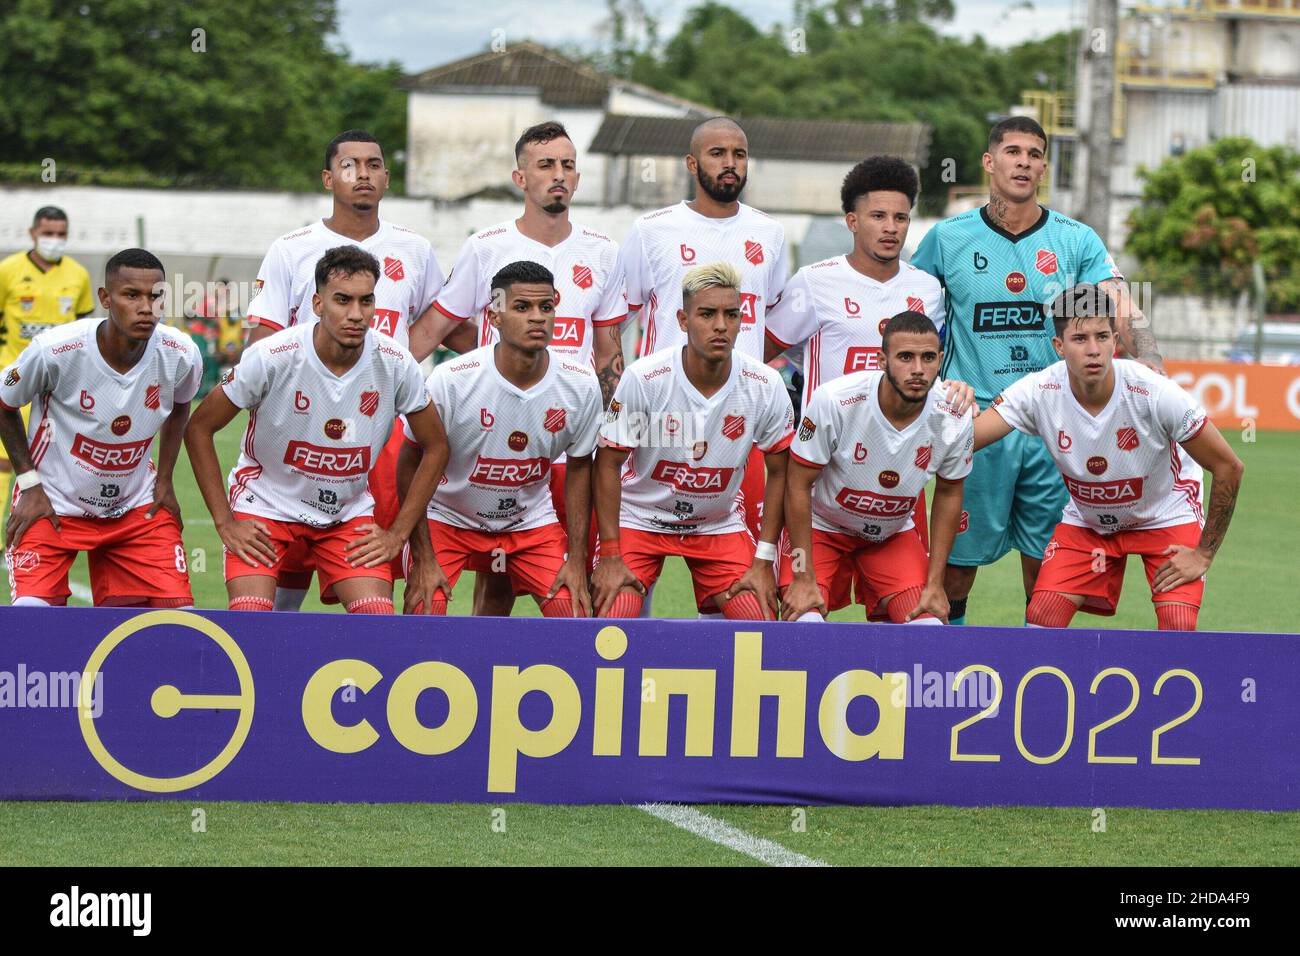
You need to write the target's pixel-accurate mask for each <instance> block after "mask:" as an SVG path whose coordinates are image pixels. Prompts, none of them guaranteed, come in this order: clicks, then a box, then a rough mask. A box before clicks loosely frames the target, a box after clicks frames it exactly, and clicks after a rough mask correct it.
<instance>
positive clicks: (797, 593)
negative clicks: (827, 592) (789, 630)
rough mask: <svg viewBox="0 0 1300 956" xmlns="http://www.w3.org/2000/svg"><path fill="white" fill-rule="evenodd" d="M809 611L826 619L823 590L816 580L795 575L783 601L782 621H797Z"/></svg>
mask: <svg viewBox="0 0 1300 956" xmlns="http://www.w3.org/2000/svg"><path fill="white" fill-rule="evenodd" d="M809 611H817V612H818V613H819V614H821V616H822V617H825V616H826V613H827V612H826V599H825V598H823V597H822V590H821V588H819V587H818V586H817V581H816V580H815V579H812V578H808V577H804V576H803V575H795V578H794V580H793V581H791V582H790V586H789V587H787V588H786V589H785V596H784V597H783V599H782V601H781V619H782V620H785V621H797V620H799V618H801V617H803V616H804V615H805V614H807V613H808V612H809Z"/></svg>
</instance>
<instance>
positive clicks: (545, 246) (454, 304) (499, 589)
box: [434, 122, 627, 616]
mask: <svg viewBox="0 0 1300 956" xmlns="http://www.w3.org/2000/svg"><path fill="white" fill-rule="evenodd" d="M515 161H516V166H517V168H516V169H515V170H514V171H513V172H512V173H511V177H512V178H513V180H514V183H515V185H516V186H518V187H519V188H520V189H521V190H522V191H523V194H524V208H523V214H522V215H521V216H519V217H518V218H517V219H509V220H506V221H505V222H501V223H497V224H496V225H495V226H491V227H490V228H487V229H484V230H482V231H481V232H479V233H477V234H475V235H473V236H470V237H469V239H467V240H465V244H464V246H463V247H462V248H461V251H460V255H459V256H458V257H457V259H456V265H455V266H454V267H453V268H452V270H451V275H450V276H449V277H448V278H447V284H446V285H444V286H443V287H442V290H441V291H440V292H439V293H438V296H437V298H436V299H435V301H434V307H435V308H437V309H438V310H439V311H440V312H442V313H443V314H444V315H446V316H448V317H450V318H452V319H455V320H460V319H462V318H464V317H467V316H482V322H481V325H480V328H481V330H482V333H481V342H482V344H484V345H490V344H491V343H492V342H494V341H496V340H497V338H498V335H497V333H496V330H495V326H493V324H492V323H491V322H490V321H488V315H489V314H490V313H491V312H492V311H493V310H497V311H499V310H500V304H499V303H493V302H492V288H493V286H492V279H493V276H495V275H496V274H497V273H498V272H499V271H500V270H501V269H502V268H504V267H505V266H507V265H509V264H510V263H512V262H519V261H527V262H537V263H539V264H541V265H544V266H546V267H547V269H549V270H550V272H551V274H552V276H553V277H554V282H555V293H556V301H555V312H554V320H555V335H554V337H553V338H552V340H551V345H550V350H551V354H553V355H555V356H556V357H558V358H561V359H563V360H565V361H568V362H573V363H575V364H578V365H582V366H587V367H594V368H595V370H596V374H597V376H598V377H599V380H600V382H601V387H602V389H603V390H604V399H605V403H606V404H608V402H609V399H610V398H611V397H612V396H613V394H614V387H615V386H616V385H617V384H618V379H619V376H620V375H622V374H623V343H622V337H621V330H622V323H623V320H624V319H625V318H626V317H627V299H626V297H625V296H624V295H623V276H622V273H621V272H619V270H618V244H617V243H615V242H614V241H613V240H612V239H610V238H609V237H608V236H604V235H602V234H601V233H599V232H596V231H594V230H592V229H588V228H586V227H585V226H582V225H580V224H579V223H576V222H572V221H570V219H569V204H570V203H571V202H572V201H573V196H574V194H575V193H576V192H577V189H578V180H579V174H578V159H577V150H576V149H575V148H574V145H573V141H572V140H570V139H569V134H568V133H567V132H566V131H565V129H564V127H563V126H561V125H560V124H559V123H555V122H548V123H541V124H539V125H537V126H532V127H529V128H528V129H526V130H524V131H523V133H522V134H521V135H520V137H519V139H518V141H517V142H516V143H515ZM565 473H566V465H565V461H564V458H563V456H561V457H560V459H559V460H558V461H556V462H555V463H554V465H553V466H552V467H551V496H552V498H553V501H554V504H555V511H556V514H557V515H558V516H559V520H560V524H561V526H564V525H565V523H566V519H565V505H564V502H565V491H564V478H565ZM593 531H594V529H593ZM592 544H594V541H593V542H592ZM474 588H475V593H474V613H475V614H488V615H498V616H507V615H509V614H510V611H511V609H512V608H513V606H514V600H515V595H514V594H513V593H512V591H511V588H510V580H509V578H508V577H507V576H506V575H505V574H497V573H492V572H480V573H479V574H477V575H476V576H475V581H474Z"/></svg>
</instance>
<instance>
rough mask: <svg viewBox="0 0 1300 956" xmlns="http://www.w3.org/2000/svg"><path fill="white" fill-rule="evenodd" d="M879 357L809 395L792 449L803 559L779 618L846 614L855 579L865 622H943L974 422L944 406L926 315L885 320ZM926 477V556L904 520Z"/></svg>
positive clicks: (789, 521)
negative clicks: (873, 366)
mask: <svg viewBox="0 0 1300 956" xmlns="http://www.w3.org/2000/svg"><path fill="white" fill-rule="evenodd" d="M882 355H883V360H882V365H883V367H882V368H881V369H880V370H878V371H863V372H853V373H850V374H849V375H844V376H842V377H840V378H837V379H835V380H834V381H831V382H827V383H826V384H824V385H822V386H821V387H820V388H818V389H817V390H816V391H815V392H813V395H812V400H811V401H809V402H808V403H807V405H806V406H805V408H804V411H803V417H802V419H801V420H800V423H799V433H798V437H797V438H796V439H795V441H794V444H793V445H791V446H790V459H791V460H790V470H789V474H788V476H787V480H786V498H785V520H786V527H787V530H788V532H789V535H790V540H791V542H792V544H793V545H794V547H796V548H801V549H803V551H802V553H804V554H811V555H812V561H811V562H805V563H804V564H803V565H802V566H801V567H800V568H798V569H797V570H794V571H785V572H784V574H783V580H782V583H783V584H786V585H788V587H787V588H786V591H785V596H784V599H783V608H782V616H783V617H784V618H785V619H786V620H798V619H800V618H801V617H804V616H805V615H809V614H811V613H813V612H820V613H821V614H825V613H826V611H827V610H828V609H830V610H835V609H836V608H839V607H842V606H844V605H845V604H846V603H848V602H847V599H846V597H845V595H846V593H847V590H848V583H849V579H850V578H851V577H853V576H854V575H855V574H856V575H859V576H860V578H861V580H862V581H864V582H865V584H866V591H865V594H863V593H862V592H860V594H859V597H860V598H861V599H862V603H863V604H864V605H865V606H866V609H867V614H868V617H873V616H882V615H883V616H887V617H888V619H889V620H891V621H894V622H895V623H901V622H905V621H913V620H918V619H919V620H920V621H922V622H924V623H931V624H933V623H939V622H945V623H946V621H947V618H948V599H947V597H946V596H945V594H944V590H943V575H944V568H945V566H946V565H947V561H948V551H949V549H950V548H951V547H952V542H953V539H954V538H955V537H956V536H957V527H958V523H959V521H960V520H961V503H962V482H963V480H964V479H965V477H966V475H967V474H969V472H970V468H971V457H972V455H973V454H974V448H973V446H974V438H975V433H974V425H973V417H972V415H971V412H970V411H969V410H966V411H960V410H959V409H958V407H957V406H955V405H953V404H951V403H949V402H948V400H946V399H945V398H944V386H943V385H942V384H941V383H940V382H939V381H938V377H939V367H940V364H941V363H942V361H943V350H942V346H941V345H940V344H939V333H938V330H937V329H936V328H935V326H934V323H933V322H931V321H930V319H928V318H927V317H926V316H924V315H922V314H920V313H919V312H900V313H899V314H898V315H896V316H894V317H893V318H891V319H890V320H889V322H888V323H887V324H886V325H885V330H884V336H883V341H882ZM931 476H934V477H935V478H936V479H937V481H936V484H935V491H934V505H933V510H932V512H931V536H930V553H929V555H928V556H927V554H926V548H925V545H924V544H922V543H921V538H920V536H919V535H918V534H917V532H916V529H915V527H914V525H913V520H912V511H913V508H914V506H915V503H916V496H917V495H918V494H919V493H920V491H921V489H923V488H924V487H925V485H926V484H927V482H929V480H930V478H931Z"/></svg>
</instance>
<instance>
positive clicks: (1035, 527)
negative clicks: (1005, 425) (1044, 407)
mask: <svg viewBox="0 0 1300 956" xmlns="http://www.w3.org/2000/svg"><path fill="white" fill-rule="evenodd" d="M1069 497H1070V494H1069V492H1068V491H1066V489H1065V482H1064V481H1063V480H1062V479H1061V473H1060V472H1059V471H1057V470H1056V465H1055V464H1054V463H1053V462H1052V457H1051V455H1049V454H1048V453H1047V448H1046V447H1045V446H1044V445H1043V440H1042V439H1041V438H1039V437H1038V436H1037V435H1025V434H1023V433H1021V432H1017V431H1013V432H1012V433H1011V434H1009V435H1007V437H1006V438H1003V439H1002V440H1001V441H999V442H995V443H994V444H992V445H989V446H988V447H987V448H982V449H980V450H979V451H977V452H976V453H975V461H974V467H973V468H972V469H971V473H970V475H969V476H968V477H967V478H966V483H965V487H964V490H963V496H962V510H963V511H965V512H966V513H967V516H968V517H967V520H966V521H965V522H964V524H965V525H966V530H965V531H962V532H961V533H959V534H958V535H957V540H956V541H954V542H953V546H952V554H951V555H950V556H949V558H948V563H949V564H956V565H961V566H962V567H978V566H981V565H985V564H992V563H993V562H995V561H997V560H998V559H999V558H1001V557H1002V556H1003V555H1004V554H1006V553H1007V552H1008V551H1013V550H1014V551H1019V552H1020V553H1021V554H1025V555H1028V556H1029V557H1031V558H1042V556H1043V549H1044V548H1046V547H1047V542H1048V541H1050V540H1051V539H1052V530H1053V529H1054V528H1055V527H1056V525H1057V522H1059V521H1060V520H1061V512H1062V511H1063V510H1064V509H1065V505H1066V502H1067V501H1069Z"/></svg>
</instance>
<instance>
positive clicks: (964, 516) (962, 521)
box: [957, 511, 970, 534]
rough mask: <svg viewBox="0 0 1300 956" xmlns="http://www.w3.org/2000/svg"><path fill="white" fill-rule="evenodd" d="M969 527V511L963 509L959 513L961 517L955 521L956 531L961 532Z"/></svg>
mask: <svg viewBox="0 0 1300 956" xmlns="http://www.w3.org/2000/svg"><path fill="white" fill-rule="evenodd" d="M969 527H970V512H969V511H963V512H962V513H961V518H959V519H958V521H957V533H958V534H961V533H962V532H963V531H965V530H966V529H967V528H969Z"/></svg>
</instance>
